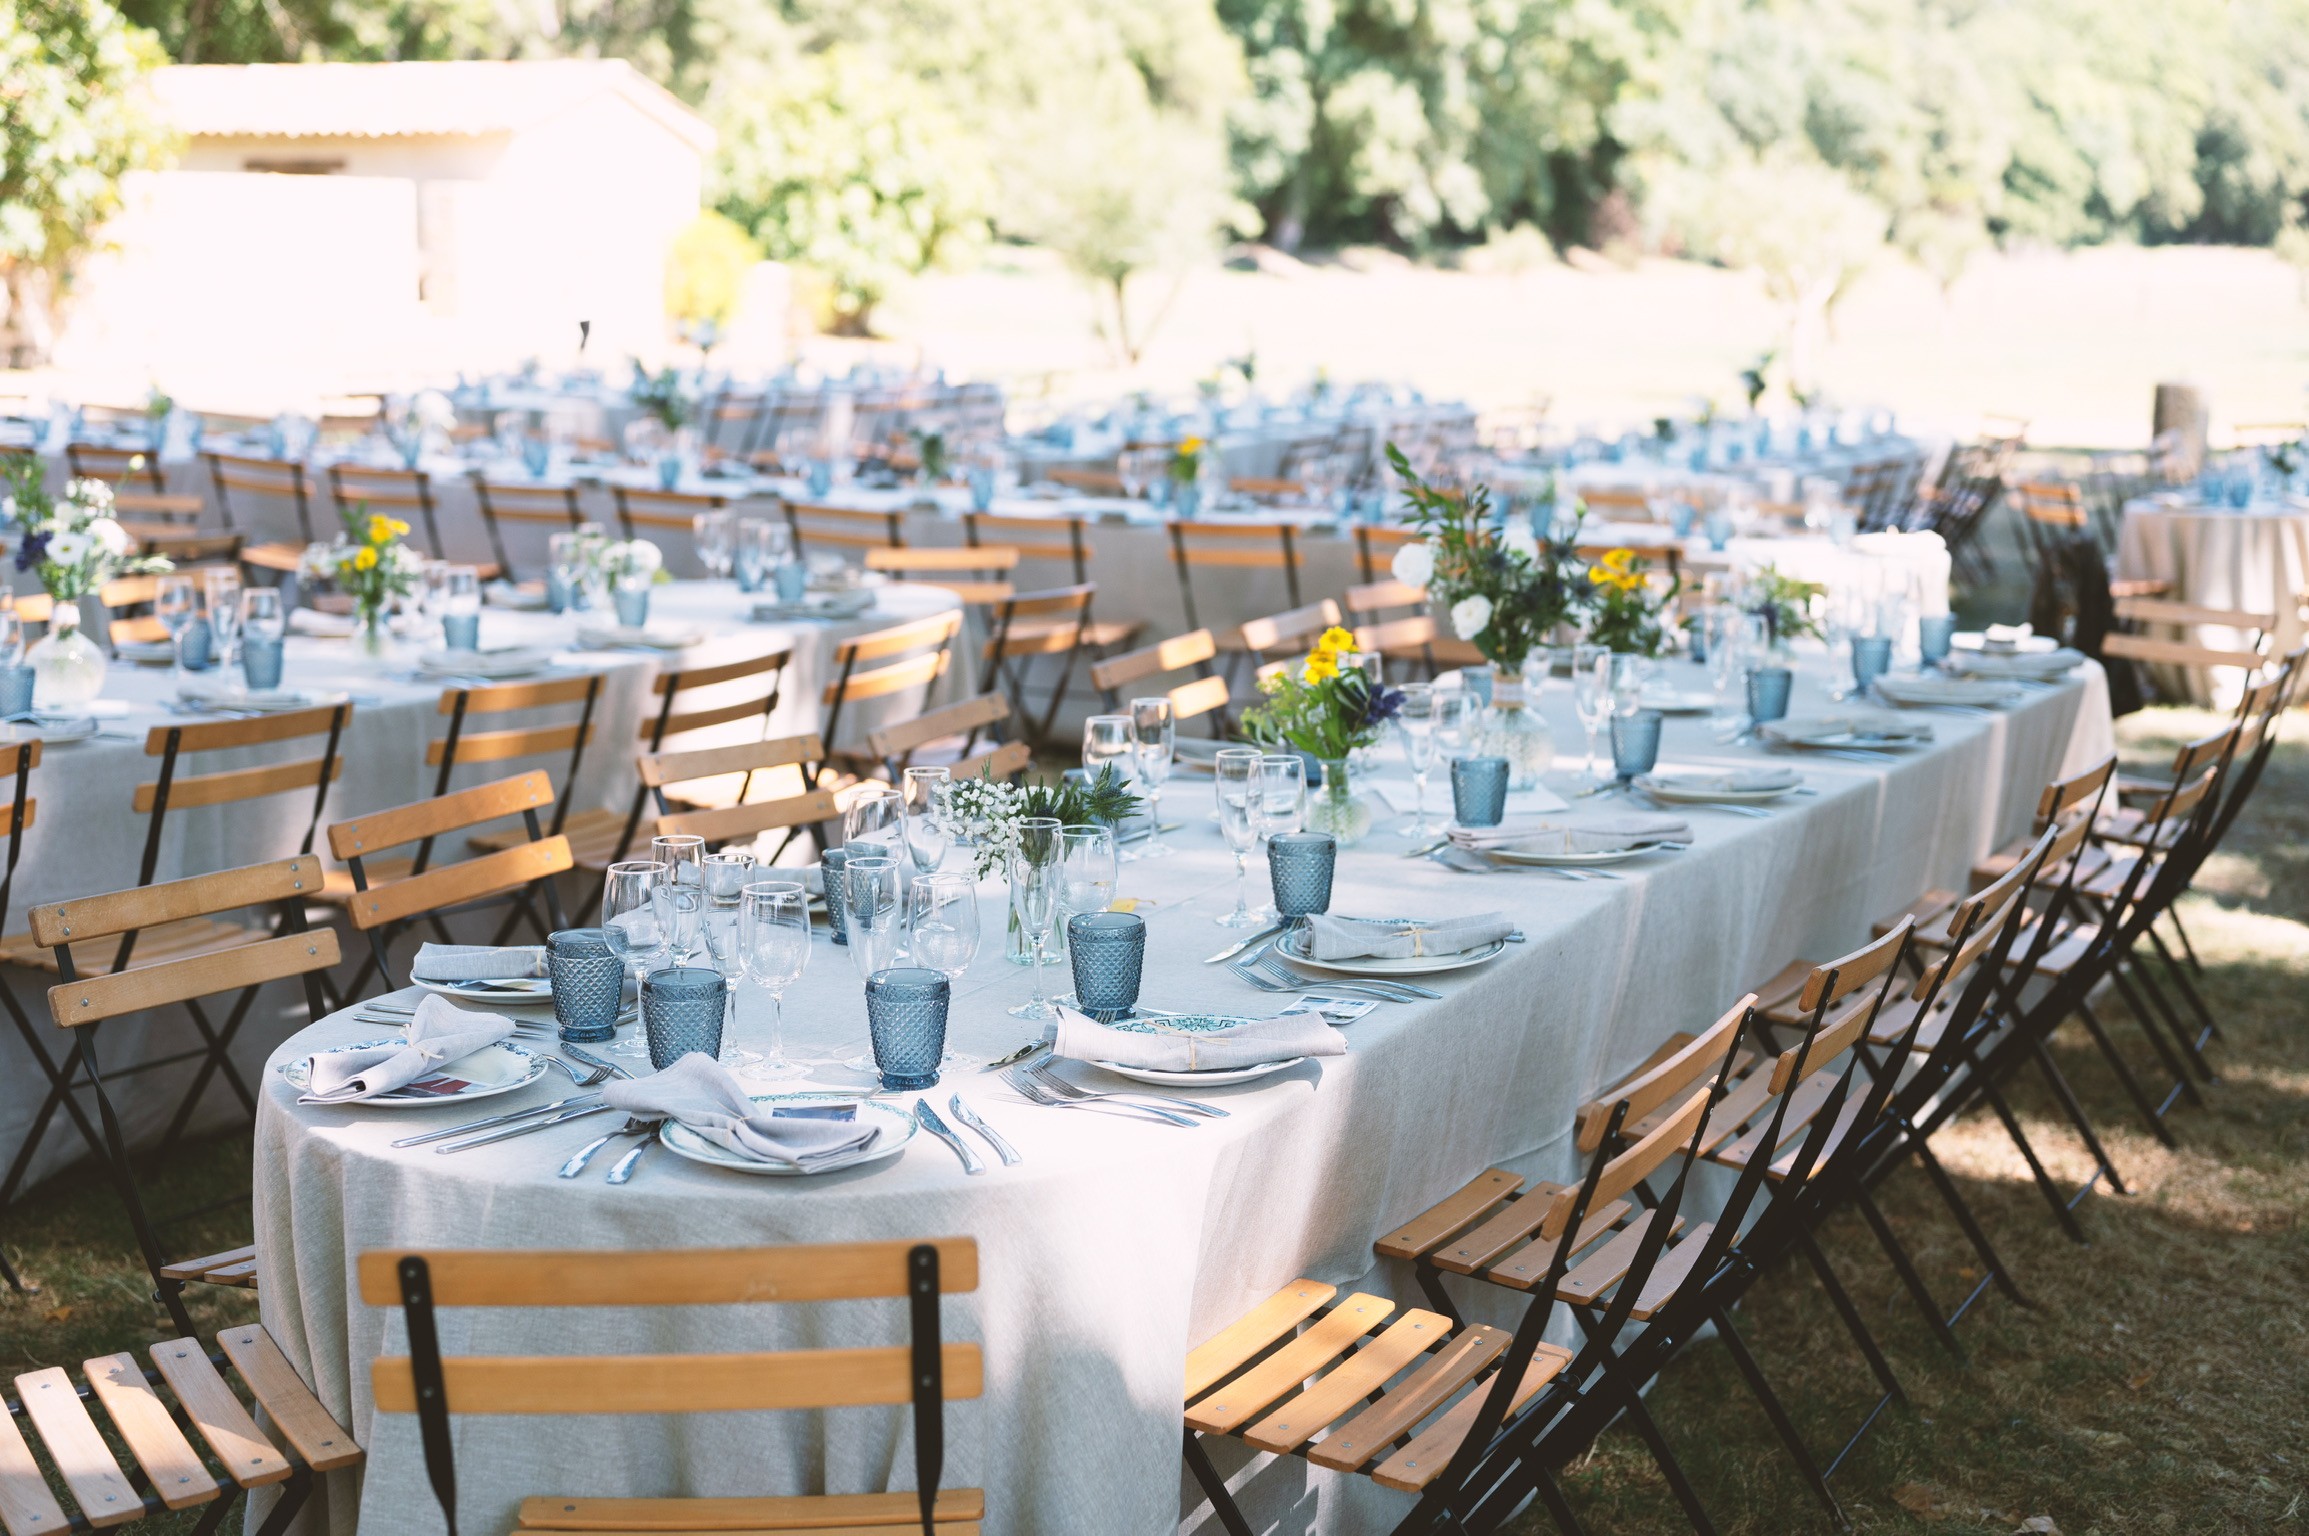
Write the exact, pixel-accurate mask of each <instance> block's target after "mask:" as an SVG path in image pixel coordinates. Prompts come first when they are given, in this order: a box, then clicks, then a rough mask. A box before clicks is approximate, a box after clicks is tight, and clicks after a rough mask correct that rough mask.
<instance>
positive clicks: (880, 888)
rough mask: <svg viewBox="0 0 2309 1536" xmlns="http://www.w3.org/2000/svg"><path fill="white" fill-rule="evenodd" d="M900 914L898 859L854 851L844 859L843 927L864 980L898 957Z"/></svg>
mask: <svg viewBox="0 0 2309 1536" xmlns="http://www.w3.org/2000/svg"><path fill="white" fill-rule="evenodd" d="M900 916H901V914H900V911H899V907H898V861H897V860H896V859H894V858H890V857H887V856H884V855H880V854H873V855H869V854H865V853H853V854H851V855H850V857H849V858H847V859H845V860H844V861H843V862H842V928H843V932H844V934H845V936H846V937H847V938H848V939H849V941H850V962H851V964H853V965H855V966H856V967H857V968H858V979H859V980H860V981H864V980H865V979H866V978H867V977H869V976H871V975H873V974H874V973H875V972H876V971H883V970H888V969H889V968H890V964H891V962H892V961H894V960H896V959H897V957H898V941H899V939H900V937H901V934H900V931H899V930H900Z"/></svg>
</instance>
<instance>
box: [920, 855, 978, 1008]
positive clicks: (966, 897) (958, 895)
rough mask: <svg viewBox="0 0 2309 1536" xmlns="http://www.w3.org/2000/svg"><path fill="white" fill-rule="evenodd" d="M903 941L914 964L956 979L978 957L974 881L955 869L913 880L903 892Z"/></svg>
mask: <svg viewBox="0 0 2309 1536" xmlns="http://www.w3.org/2000/svg"><path fill="white" fill-rule="evenodd" d="M906 945H907V950H908V952H909V953H911V954H912V955H913V956H914V961H915V963H916V964H917V965H926V966H928V967H929V968H930V969H931V970H934V971H943V972H945V973H946V977H947V979H948V980H949V981H960V980H961V979H962V976H963V973H964V972H965V971H968V970H969V969H970V962H971V961H973V960H975V959H977V958H978V883H977V882H976V881H975V880H973V879H971V878H970V876H968V875H966V874H962V873H959V872H957V873H954V874H945V875H925V876H924V877H923V878H921V879H919V880H917V881H915V882H914V884H913V885H912V886H911V887H910V888H909V889H908V890H907V892H906Z"/></svg>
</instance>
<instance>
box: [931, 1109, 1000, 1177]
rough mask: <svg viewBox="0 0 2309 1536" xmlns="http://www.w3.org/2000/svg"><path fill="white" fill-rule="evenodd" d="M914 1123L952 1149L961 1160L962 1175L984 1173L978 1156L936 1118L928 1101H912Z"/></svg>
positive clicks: (984, 1169)
mask: <svg viewBox="0 0 2309 1536" xmlns="http://www.w3.org/2000/svg"><path fill="white" fill-rule="evenodd" d="M914 1123H915V1124H916V1125H919V1126H920V1127H922V1129H924V1130H926V1131H928V1132H929V1133H930V1134H931V1135H933V1136H935V1137H937V1138H938V1139H939V1140H940V1141H943V1142H944V1143H946V1145H948V1146H949V1147H952V1148H953V1149H954V1155H955V1156H956V1157H959V1158H961V1159H962V1171H963V1172H964V1173H984V1172H985V1171H986V1165H985V1164H984V1163H982V1162H980V1161H979V1160H978V1154H977V1153H975V1152H973V1151H971V1150H970V1149H969V1148H968V1147H966V1146H964V1145H963V1144H962V1138H961V1137H959V1136H957V1135H955V1134H954V1131H953V1129H952V1128H951V1127H950V1126H948V1125H947V1123H946V1122H945V1121H943V1120H941V1119H939V1118H938V1111H936V1110H934V1109H932V1108H931V1107H930V1101H929V1100H928V1099H916V1100H915V1101H914Z"/></svg>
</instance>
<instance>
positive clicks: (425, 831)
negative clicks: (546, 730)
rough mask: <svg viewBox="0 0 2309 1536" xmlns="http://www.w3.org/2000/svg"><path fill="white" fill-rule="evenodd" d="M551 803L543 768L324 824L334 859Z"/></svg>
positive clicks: (367, 853)
mask: <svg viewBox="0 0 2309 1536" xmlns="http://www.w3.org/2000/svg"><path fill="white" fill-rule="evenodd" d="M551 804H553V783H552V781H551V780H550V779H549V778H547V777H546V775H545V774H544V772H543V771H541V770H532V771H530V772H528V773H522V774H516V775H514V776H513V777H512V778H509V779H499V780H497V781H496V782H494V783H490V784H476V785H474V786H473V787H472V788H471V789H461V790H458V791H456V792H455V793H454V794H447V795H442V796H440V797H438V798H436V799H432V800H420V801H417V802H416V803H415V804H413V805H402V806H395V807H394V808H392V809H391V810H385V811H377V812H375V813H373V814H371V815H368V816H357V817H355V818H353V819H352V820H350V821H340V822H337V823H335V824H334V825H332V826H331V827H330V828H329V851H330V852H331V853H333V854H335V855H336V856H337V857H338V858H340V859H349V858H352V857H354V856H355V855H360V856H362V857H368V856H370V855H372V854H378V853H382V852H384V851H385V850H386V849H388V848H397V847H399V846H400V845H401V844H403V843H413V842H416V841H417V840H418V839H419V838H426V837H438V836H440V835H441V834H442V833H444V832H456V831H460V830H462V829H464V828H466V827H470V826H473V825H475V824H477V823H479V822H484V821H495V820H497V819H498V818H499V817H500V816H514V815H518V814H520V813H521V812H523V811H541V810H543V809H545V808H546V807H547V806H550V805H551Z"/></svg>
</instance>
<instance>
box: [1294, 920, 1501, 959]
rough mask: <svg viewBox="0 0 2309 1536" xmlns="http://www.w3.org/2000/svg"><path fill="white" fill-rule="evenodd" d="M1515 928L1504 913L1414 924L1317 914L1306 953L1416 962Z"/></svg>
mask: <svg viewBox="0 0 2309 1536" xmlns="http://www.w3.org/2000/svg"><path fill="white" fill-rule="evenodd" d="M1513 932H1515V921H1514V919H1512V918H1510V917H1509V916H1508V915H1507V914H1506V913H1504V912H1479V913H1477V914H1475V915H1474V916H1473V917H1446V918H1443V919H1440V920H1439V921H1436V922H1432V923H1421V924H1419V925H1418V926H1416V927H1409V926H1405V925H1404V924H1401V923H1371V922H1364V921H1362V920H1360V919H1357V918H1352V917H1331V916H1329V915H1327V914H1324V913H1321V912H1318V913H1316V914H1315V915H1314V916H1312V917H1310V918H1308V919H1307V953H1308V954H1309V955H1311V956H1312V957H1313V958H1315V959H1317V960H1364V959H1370V960H1413V959H1418V958H1420V957H1422V956H1427V955H1457V954H1463V953H1465V952H1466V951H1468V950H1471V949H1481V948H1482V947H1483V946H1484V945H1486V944H1495V943H1497V942H1498V941H1499V940H1501V939H1504V938H1506V937H1507V936H1508V935H1509V934H1511V933H1513Z"/></svg>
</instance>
